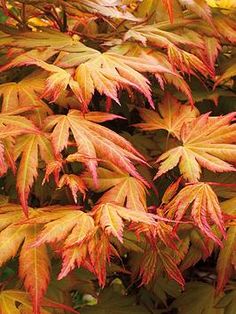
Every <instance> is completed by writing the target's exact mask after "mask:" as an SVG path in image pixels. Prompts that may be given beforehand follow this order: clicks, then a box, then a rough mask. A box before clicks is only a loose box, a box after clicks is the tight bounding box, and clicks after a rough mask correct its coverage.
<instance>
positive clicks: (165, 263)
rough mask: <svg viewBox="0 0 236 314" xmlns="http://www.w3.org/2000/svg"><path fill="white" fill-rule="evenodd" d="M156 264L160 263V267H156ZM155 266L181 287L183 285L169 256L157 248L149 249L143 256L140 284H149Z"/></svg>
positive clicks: (155, 268)
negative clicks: (163, 270) (162, 269)
mask: <svg viewBox="0 0 236 314" xmlns="http://www.w3.org/2000/svg"><path fill="white" fill-rule="evenodd" d="M158 263H160V265H158ZM157 266H158V268H160V267H162V268H164V269H165V271H166V272H167V274H168V275H169V276H170V277H171V278H172V279H174V280H176V281H177V282H178V283H179V284H180V285H181V286H183V285H184V278H183V276H182V274H181V272H180V270H179V269H178V267H177V265H176V264H175V262H174V260H173V257H172V256H171V254H170V253H169V252H167V251H164V250H163V249H159V248H156V249H155V250H152V249H151V248H149V249H148V250H146V252H145V253H144V254H143V258H142V261H141V265H140V275H141V277H142V284H147V283H149V282H150V280H151V279H152V278H153V276H154V273H155V272H156V270H157Z"/></svg>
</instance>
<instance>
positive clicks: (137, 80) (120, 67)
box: [2, 48, 178, 111]
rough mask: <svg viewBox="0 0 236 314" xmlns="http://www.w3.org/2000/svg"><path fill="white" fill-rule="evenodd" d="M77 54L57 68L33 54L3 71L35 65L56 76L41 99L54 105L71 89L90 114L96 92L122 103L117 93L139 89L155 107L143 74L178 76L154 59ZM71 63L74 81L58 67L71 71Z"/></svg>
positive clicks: (11, 64) (60, 59)
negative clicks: (91, 103) (65, 91)
mask: <svg viewBox="0 0 236 314" xmlns="http://www.w3.org/2000/svg"><path fill="white" fill-rule="evenodd" d="M77 50H78V51H76V48H75V52H74V53H73V52H70V53H69V55H68V56H67V55H65V56H64V54H63V56H62V58H59V59H58V63H57V62H56V63H55V65H54V64H49V63H47V62H45V61H43V60H42V59H40V57H38V56H37V54H35V55H34V54H33V52H31V53H25V54H24V55H22V56H20V57H17V58H16V59H15V60H13V61H12V62H10V63H9V64H8V65H6V66H4V67H2V70H5V69H7V68H9V67H13V66H22V65H31V64H35V65H37V66H39V67H41V68H43V69H44V70H46V71H48V72H52V73H53V74H52V75H50V76H49V77H48V79H47V81H46V88H45V90H44V92H43V94H42V95H41V97H45V98H47V97H48V98H50V100H51V101H55V100H56V99H57V98H58V96H59V94H60V92H61V91H62V90H65V89H66V87H67V86H68V85H69V86H70V88H71V89H72V91H73V92H74V93H75V95H76V97H77V98H78V99H79V100H80V101H81V102H82V103H83V108H84V109H83V110H84V111H86V110H87V106H88V104H89V102H90V100H91V98H92V95H93V93H94V91H95V89H97V90H98V92H99V93H100V94H105V95H106V96H107V97H110V98H112V99H114V100H115V101H116V102H117V103H119V100H118V97H117V91H118V90H119V89H121V87H122V88H123V87H132V88H135V89H137V90H138V91H139V92H140V93H142V94H143V95H144V96H145V97H146V98H147V99H148V101H149V103H150V105H151V106H153V101H152V97H151V92H150V86H149V84H150V83H149V81H148V79H146V78H145V77H144V76H143V75H142V74H141V73H140V72H150V73H155V74H164V73H169V74H173V75H175V76H178V75H177V74H176V73H174V72H173V71H172V70H171V69H168V68H167V67H165V66H163V65H161V64H160V63H158V62H157V60H155V59H154V58H151V57H149V58H144V59H143V60H140V58H137V57H131V56H124V55H122V54H118V53H115V52H112V51H110V52H109V51H108V52H105V53H100V52H97V51H95V50H92V52H91V49H87V50H88V52H87V50H86V51H85V56H83V54H82V56H81V48H78V49H77ZM86 59H88V61H86ZM71 60H73V65H74V66H77V68H76V69H75V74H74V78H73V77H72V75H71V73H70V71H69V70H68V71H67V70H66V69H65V70H64V69H63V68H60V67H59V66H62V67H65V68H67V67H71ZM85 61H86V62H85Z"/></svg>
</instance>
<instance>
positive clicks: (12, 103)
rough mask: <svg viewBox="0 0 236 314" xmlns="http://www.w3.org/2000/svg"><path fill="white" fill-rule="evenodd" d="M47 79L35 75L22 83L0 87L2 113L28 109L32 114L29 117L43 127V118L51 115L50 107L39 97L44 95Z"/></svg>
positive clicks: (38, 74)
mask: <svg viewBox="0 0 236 314" xmlns="http://www.w3.org/2000/svg"><path fill="white" fill-rule="evenodd" d="M44 81H45V77H43V75H42V73H33V74H31V75H29V76H27V77H25V78H24V79H23V80H21V81H20V82H18V83H16V82H11V83H6V84H2V85H0V95H2V96H3V102H2V110H1V112H2V113H8V112H14V111H16V110H17V109H19V108H22V109H24V108H27V107H26V106H28V108H29V109H31V111H32V110H33V114H32V112H29V113H28V116H29V117H30V118H31V119H33V121H34V120H35V121H36V122H38V124H39V125H42V120H43V118H45V117H46V115H47V113H51V110H50V109H49V107H48V106H47V105H46V103H44V102H43V101H42V100H41V99H40V98H39V95H40V94H42V92H43V90H44V85H45V82H44Z"/></svg>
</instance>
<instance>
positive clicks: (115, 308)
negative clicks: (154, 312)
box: [81, 282, 148, 314]
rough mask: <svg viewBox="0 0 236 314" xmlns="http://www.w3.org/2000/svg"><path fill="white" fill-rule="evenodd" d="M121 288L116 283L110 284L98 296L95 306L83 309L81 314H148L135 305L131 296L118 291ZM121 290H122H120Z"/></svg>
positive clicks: (142, 308) (145, 310)
mask: <svg viewBox="0 0 236 314" xmlns="http://www.w3.org/2000/svg"><path fill="white" fill-rule="evenodd" d="M121 288H123V286H122V285H121V284H120V283H118V284H115V283H114V282H113V283H112V285H111V286H109V287H108V288H105V289H104V290H103V291H102V292H101V293H100V294H99V296H98V302H97V304H96V305H94V306H92V307H90V306H85V307H83V309H82V311H81V313H82V314H101V313H112V314H120V313H130V314H148V310H147V309H146V307H144V306H143V305H137V304H136V300H135V298H134V297H133V296H127V295H126V294H122V293H121V292H120V289H121ZM122 290H123V289H122ZM107 300H109V302H107Z"/></svg>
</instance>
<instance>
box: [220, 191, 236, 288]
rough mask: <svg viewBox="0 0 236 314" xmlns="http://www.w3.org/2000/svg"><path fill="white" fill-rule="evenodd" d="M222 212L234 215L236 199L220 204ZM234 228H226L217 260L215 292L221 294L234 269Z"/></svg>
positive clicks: (235, 257) (235, 228)
mask: <svg viewBox="0 0 236 314" xmlns="http://www.w3.org/2000/svg"><path fill="white" fill-rule="evenodd" d="M221 208H222V211H223V212H224V213H226V214H229V215H230V214H231V215H235V214H236V198H235V197H234V198H232V199H230V200H227V201H225V202H223V203H221ZM235 239H236V226H234V225H232V226H230V227H229V228H228V230H227V234H226V238H225V239H224V241H223V248H221V249H220V253H219V256H218V259H217V265H216V270H217V273H218V279H217V287H216V289H217V292H218V293H219V292H221V291H222V290H223V289H224V287H225V285H226V283H227V282H228V280H229V278H230V276H231V275H232V273H233V271H234V270H235V269H236V241H235Z"/></svg>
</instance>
